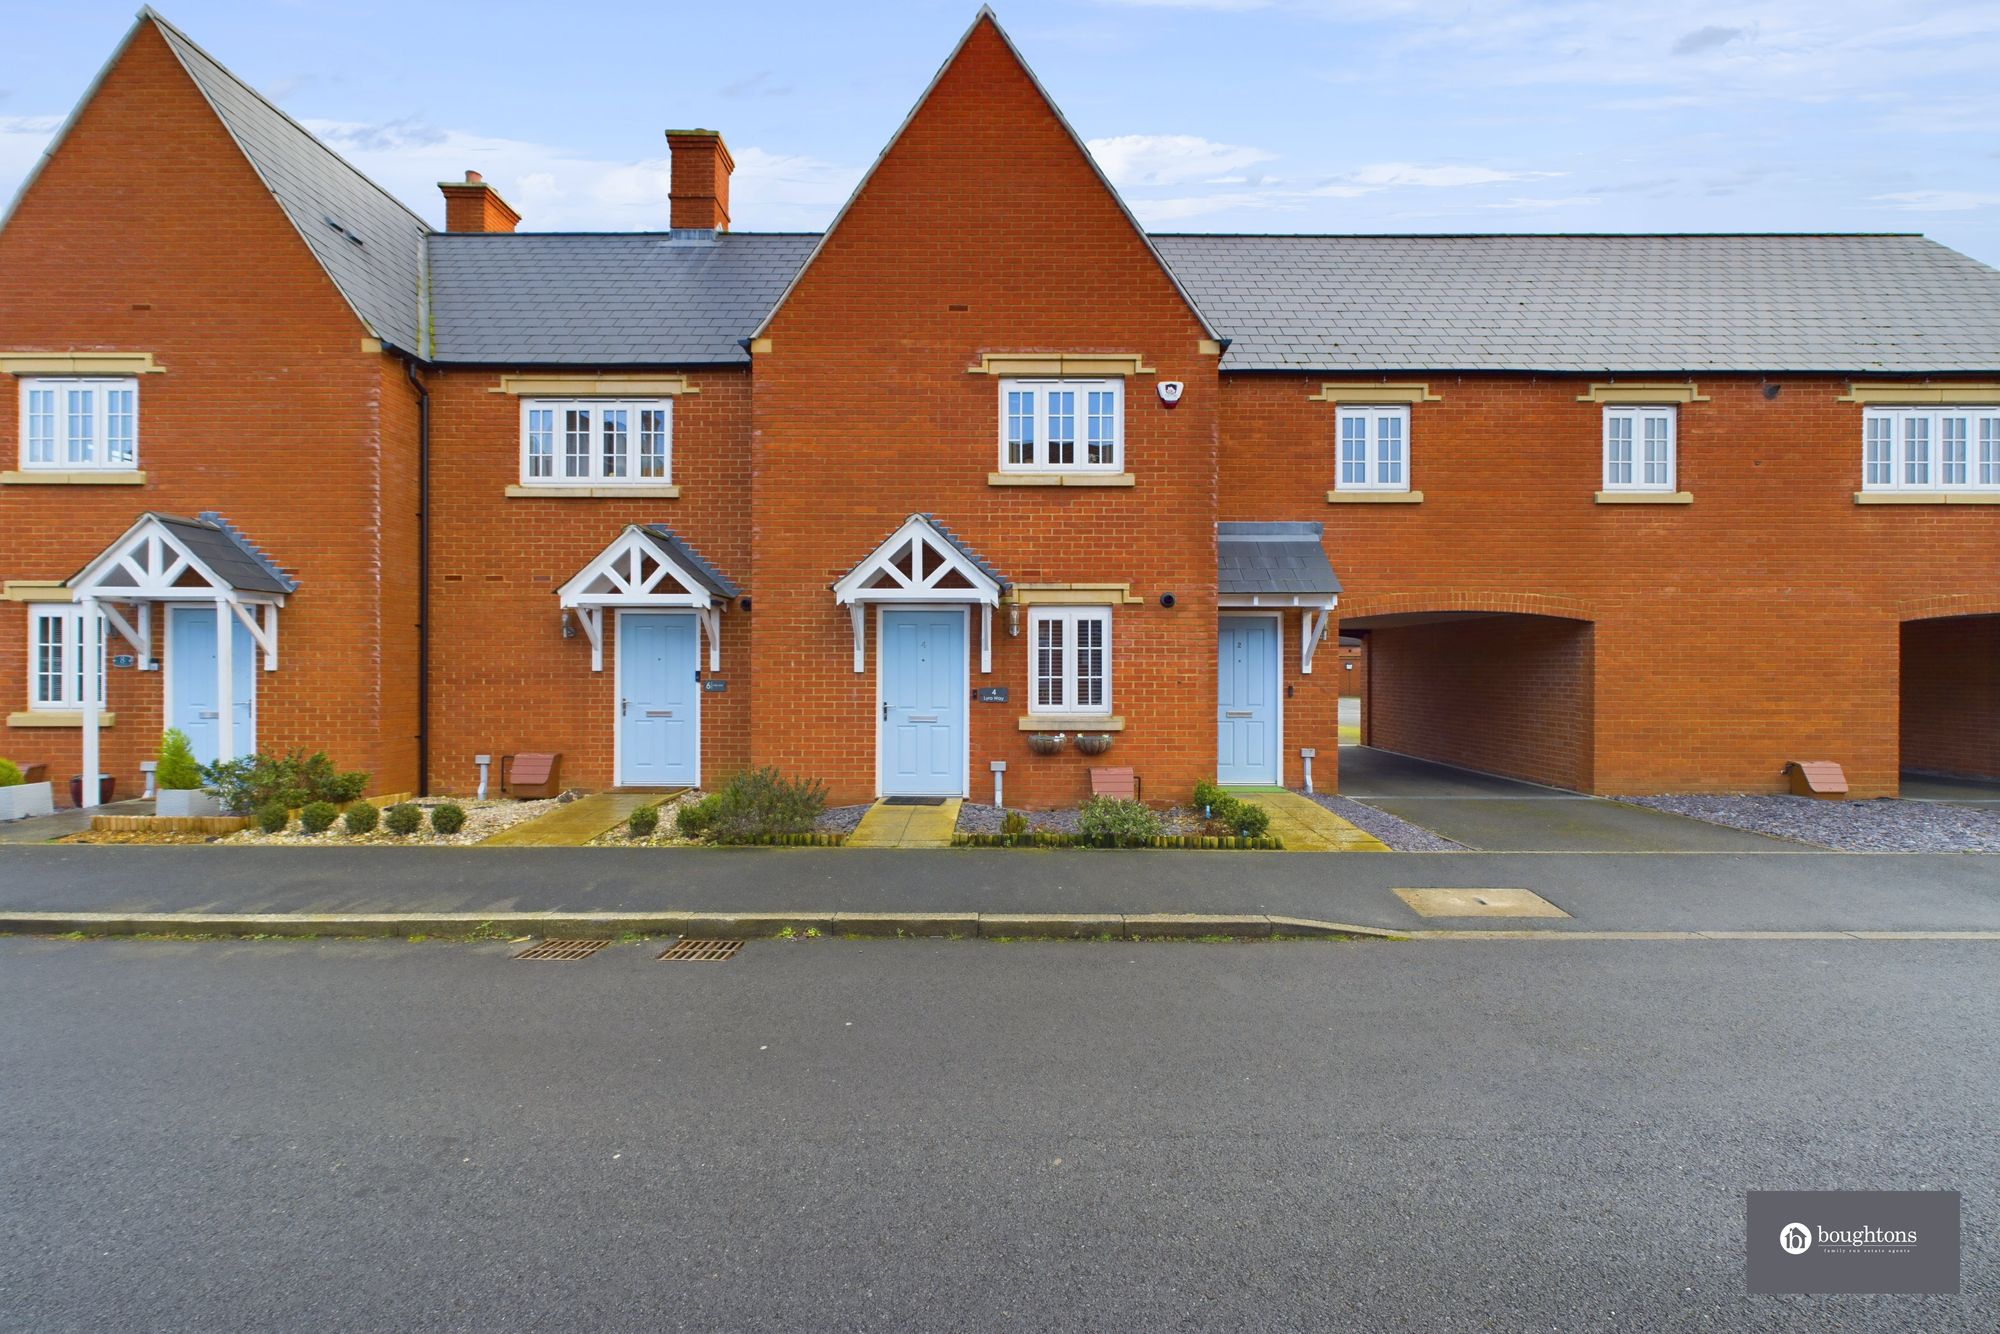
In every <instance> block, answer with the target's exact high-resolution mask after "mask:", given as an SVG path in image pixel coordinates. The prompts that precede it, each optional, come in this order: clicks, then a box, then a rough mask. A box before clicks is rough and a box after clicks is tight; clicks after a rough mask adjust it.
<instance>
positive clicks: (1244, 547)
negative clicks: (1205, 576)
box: [1215, 523, 1340, 597]
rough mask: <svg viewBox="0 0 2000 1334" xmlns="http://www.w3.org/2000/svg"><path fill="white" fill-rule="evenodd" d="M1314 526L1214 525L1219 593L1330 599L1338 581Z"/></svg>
mask: <svg viewBox="0 0 2000 1334" xmlns="http://www.w3.org/2000/svg"><path fill="white" fill-rule="evenodd" d="M1320 533H1321V528H1320V525H1319V524H1316V523H1218V524H1217V525H1215V591H1216V592H1218V593H1236V594H1245V593H1265V594H1272V593H1275V594H1280V595H1283V596H1291V595H1293V594H1300V595H1305V596H1326V597H1331V596H1332V595H1333V594H1335V593H1338V592H1339V591H1340V580H1339V578H1337V577H1336V576H1335V575H1334V573H1333V566H1332V565H1331V564H1330V563H1329V562H1328V561H1327V558H1326V549H1325V548H1324V547H1322V546H1321V545H1320Z"/></svg>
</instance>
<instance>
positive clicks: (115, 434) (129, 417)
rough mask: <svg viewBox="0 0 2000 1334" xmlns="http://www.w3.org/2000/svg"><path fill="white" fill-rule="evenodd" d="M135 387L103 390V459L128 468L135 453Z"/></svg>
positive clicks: (136, 454) (136, 451)
mask: <svg viewBox="0 0 2000 1334" xmlns="http://www.w3.org/2000/svg"><path fill="white" fill-rule="evenodd" d="M138 396H139V395H138V391H137V390H135V389H107V390H105V391H104V400H105V401H104V462H105V463H106V464H107V465H108V466H112V467H120V468H129V467H131V466H132V465H133V463H134V462H136V461H137V459H138V456H139V435H138V410H137V409H138V404H137V399H138Z"/></svg>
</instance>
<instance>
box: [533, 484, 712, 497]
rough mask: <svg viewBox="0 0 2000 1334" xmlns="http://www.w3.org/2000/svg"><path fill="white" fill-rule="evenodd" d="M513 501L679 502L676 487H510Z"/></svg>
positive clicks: (678, 493)
mask: <svg viewBox="0 0 2000 1334" xmlns="http://www.w3.org/2000/svg"><path fill="white" fill-rule="evenodd" d="M507 495H508V497H509V498H510V499H514V500H679V499H680V495H681V489H680V488H679V487H678V486H510V487H508V488H507Z"/></svg>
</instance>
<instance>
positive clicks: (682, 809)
mask: <svg viewBox="0 0 2000 1334" xmlns="http://www.w3.org/2000/svg"><path fill="white" fill-rule="evenodd" d="M721 805H722V797H721V794H720V793H717V792H711V793H709V794H708V795H707V796H705V797H703V798H702V799H701V800H700V801H689V802H683V803H682V804H681V805H680V806H679V807H678V808H677V809H676V810H675V811H674V828H675V829H678V830H679V831H680V835H681V837H682V838H700V837H701V836H702V835H703V834H706V833H707V832H708V827H709V826H710V825H712V824H714V823H715V813H716V811H717V810H719V809H720V808H721Z"/></svg>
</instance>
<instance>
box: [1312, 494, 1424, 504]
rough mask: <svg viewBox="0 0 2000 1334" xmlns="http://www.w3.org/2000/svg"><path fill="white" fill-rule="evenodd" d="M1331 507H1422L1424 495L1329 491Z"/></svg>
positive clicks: (1327, 500)
mask: <svg viewBox="0 0 2000 1334" xmlns="http://www.w3.org/2000/svg"><path fill="white" fill-rule="evenodd" d="M1326 503H1327V504H1329V505H1421V504H1423V503H1424V493H1423V492H1421V491H1329V492H1327V493H1326Z"/></svg>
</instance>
